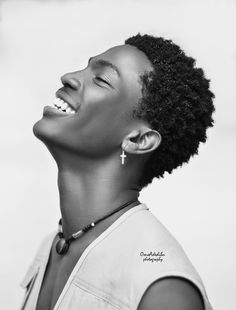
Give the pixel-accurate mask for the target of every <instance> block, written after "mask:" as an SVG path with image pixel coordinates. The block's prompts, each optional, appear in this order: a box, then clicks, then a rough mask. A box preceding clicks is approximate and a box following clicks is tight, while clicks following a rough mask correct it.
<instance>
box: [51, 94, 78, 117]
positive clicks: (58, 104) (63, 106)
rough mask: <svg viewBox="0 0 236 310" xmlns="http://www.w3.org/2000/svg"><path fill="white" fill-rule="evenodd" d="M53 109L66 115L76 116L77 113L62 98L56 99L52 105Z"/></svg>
mask: <svg viewBox="0 0 236 310" xmlns="http://www.w3.org/2000/svg"><path fill="white" fill-rule="evenodd" d="M52 107H53V108H55V109H57V110H59V111H62V112H64V113H67V114H74V113H75V110H74V109H73V108H72V107H71V106H69V104H68V103H67V102H65V101H64V100H63V99H61V98H57V97H56V98H55V99H54V100H53V105H52Z"/></svg>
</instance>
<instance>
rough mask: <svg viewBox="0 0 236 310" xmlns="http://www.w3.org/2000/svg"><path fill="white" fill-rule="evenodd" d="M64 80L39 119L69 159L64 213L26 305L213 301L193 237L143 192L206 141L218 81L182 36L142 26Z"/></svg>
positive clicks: (63, 177)
mask: <svg viewBox="0 0 236 310" xmlns="http://www.w3.org/2000/svg"><path fill="white" fill-rule="evenodd" d="M61 81H62V84H63V87H62V88H60V89H59V90H58V91H57V92H56V98H55V101H54V103H53V105H52V106H46V107H44V111H43V116H42V118H41V119H40V120H39V121H37V122H36V123H35V124H34V126H33V133H34V135H35V136H36V137H37V138H38V139H39V140H41V141H42V142H43V143H44V144H45V146H46V147H47V149H48V150H49V152H50V153H51V155H52V156H53V158H54V160H55V161H56V164H57V168H58V180H57V181H58V189H59V197H60V211H61V219H60V220H59V223H58V228H57V229H56V230H55V231H53V232H52V233H50V234H47V236H46V237H45V238H44V239H43V241H42V243H41V246H40V247H39V249H38V251H37V253H36V256H35V258H34V260H33V262H32V263H31V265H30V267H29V268H28V270H27V272H26V275H25V277H24V279H23V281H22V283H21V285H22V287H24V288H25V289H26V293H25V297H24V300H23V301H22V306H21V309H31V310H32V309H36V310H42V309H43V310H49V309H54V310H56V309H60V310H65V309H66V310H74V309H81V310H88V309H89V310H91V309H103V310H105V309H106V310H108V309H109V310H111V309H138V310H144V309H149V310H154V309H155V310H156V309H159V310H166V309H168V310H190V309H191V310H203V309H205V310H209V309H212V307H211V304H210V302H209V299H208V296H207V293H206V290H205V287H204V284H203V282H202V280H201V278H200V275H199V274H198V272H197V271H196V269H195V267H194V266H193V265H192V263H191V262H190V260H189V259H188V256H187V254H186V253H185V251H184V249H183V248H182V246H181V245H180V244H179V242H178V241H177V240H176V239H175V237H174V236H173V235H172V234H171V233H170V232H169V231H168V230H167V228H166V227H165V226H164V225H163V224H162V223H161V222H160V221H159V220H158V219H157V217H156V216H154V214H153V213H152V212H151V211H150V210H149V208H148V207H147V205H146V204H145V203H142V202H140V201H139V200H138V197H139V194H140V191H141V190H142V189H143V188H145V187H147V186H148V185H149V184H151V183H152V180H153V179H154V178H161V177H163V176H164V173H165V172H168V173H169V174H171V173H172V170H173V169H175V168H177V167H178V166H181V165H182V164H183V163H187V162H188V161H189V158H190V157H191V156H194V155H195V154H197V152H198V151H197V150H198V146H199V143H200V142H205V141H206V130H207V128H208V127H212V126H213V123H214V120H213V118H212V114H213V112H214V111H215V108H214V105H213V98H214V94H213V93H212V92H211V90H210V88H209V82H210V80H208V79H207V78H206V77H205V75H204V72H203V70H202V69H201V68H196V66H195V60H194V59H193V58H191V57H189V56H187V55H186V54H185V53H184V51H183V50H182V49H181V48H180V47H179V46H178V45H176V44H175V43H173V41H172V40H167V39H164V38H162V37H155V36H152V35H148V34H144V35H141V34H140V33H138V34H137V35H134V36H132V37H130V38H128V39H126V40H125V44H123V45H118V46H114V47H112V48H110V49H108V50H107V51H105V52H103V53H101V54H99V55H96V56H93V57H90V58H89V61H88V65H87V67H86V68H84V69H83V70H79V71H75V72H70V73H67V74H65V75H63V76H62V77H61Z"/></svg>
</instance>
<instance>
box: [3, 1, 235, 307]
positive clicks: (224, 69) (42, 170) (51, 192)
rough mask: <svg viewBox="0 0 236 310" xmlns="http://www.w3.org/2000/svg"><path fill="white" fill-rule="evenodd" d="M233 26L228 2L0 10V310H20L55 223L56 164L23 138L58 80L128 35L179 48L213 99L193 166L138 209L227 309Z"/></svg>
mask: <svg viewBox="0 0 236 310" xmlns="http://www.w3.org/2000/svg"><path fill="white" fill-rule="evenodd" d="M235 15H236V1H233V0H222V1H217V0H215V1H213V0H211V1H210V0H202V1H200V0H198V1H194V0H185V1H184V0H179V1H177V0H159V1H158V0H155V1H150V0H149V1H148V0H143V1H142V0H136V1H134V0H133V1H131V0H125V1H124V0H123V1H122V0H119V1H112V0H106V1H105V0H104V1H103V0H99V1H95V0H83V1H82V0H81V1H79V0H78V1H75V0H74V1H72V0H71V1H69V0H68V1H62V0H61V1H49V0H48V1H46V0H45V1H36V0H35V1H33V0H32V1H20V0H17V1H13V0H12V1H10V0H9V1H1V2H0V18H1V20H0V89H1V92H0V97H1V112H0V126H1V130H0V141H1V143H0V156H1V161H0V171H1V196H0V197H1V217H0V230H1V231H0V238H1V255H0V268H1V270H0V291H1V294H0V308H1V309H18V308H19V305H20V303H21V300H22V297H23V294H24V291H23V289H22V288H21V287H20V286H19V283H20V282H21V280H22V278H23V276H24V274H25V272H26V270H27V268H28V266H29V264H30V263H31V261H32V259H33V258H34V255H35V252H36V250H37V248H38V246H39V244H40V242H41V240H42V238H43V237H44V236H45V235H46V234H48V233H49V232H51V231H52V230H54V229H56V228H57V223H58V219H59V217H60V213H59V198H58V191H57V183H56V182H57V179H56V178H57V170H56V164H55V162H54V160H53V159H52V157H51V155H50V154H49V152H48V151H47V149H46V147H45V146H44V145H43V144H42V142H40V141H39V140H37V139H36V138H35V137H34V135H33V132H32V126H33V124H34V123H35V122H36V121H37V120H39V119H40V118H41V117H42V110H43V107H44V106H45V105H47V104H48V103H50V102H51V101H52V100H53V98H54V94H55V91H56V90H57V89H58V88H59V87H61V83H60V76H61V75H62V74H64V73H66V72H69V71H75V70H78V69H82V68H84V67H85V66H86V64H87V60H88V58H89V57H90V56H94V55H97V54H99V53H102V52H104V51H105V50H107V49H109V48H110V47H112V46H114V45H120V44H123V43H124V40H125V39H126V38H127V37H129V36H131V35H134V34H137V33H138V32H140V33H141V34H144V33H148V34H152V35H156V36H163V37H165V38H167V39H172V40H173V41H174V42H175V43H177V44H179V45H180V46H181V47H182V48H183V49H184V51H185V52H186V53H187V54H188V55H190V56H192V57H194V58H195V59H196V60H197V62H196V64H197V66H200V67H202V68H203V69H204V71H205V74H206V76H207V77H208V78H210V79H211V89H212V91H213V92H214V93H215V96H216V99H215V106H216V113H215V114H214V119H215V126H214V127H213V128H211V129H209V130H208V140H207V142H206V143H205V144H202V145H201V146H200V148H199V155H198V156H195V157H193V158H191V160H190V162H189V163H188V164H185V165H183V166H182V167H181V168H178V169H176V170H175V171H174V172H173V173H172V174H171V175H169V174H166V175H165V178H164V179H161V180H157V179H155V180H154V181H153V183H152V184H151V185H150V186H149V187H148V188H146V189H145V190H143V192H141V195H140V200H141V201H142V202H144V203H146V204H147V206H148V207H149V208H150V210H151V211H152V212H153V213H154V214H155V215H156V216H157V217H158V219H159V220H160V221H162V223H163V224H164V225H165V226H166V227H167V228H168V229H169V230H170V231H171V233H172V234H173V235H174V236H175V237H176V238H177V240H178V241H179V242H180V243H181V244H182V246H183V247H184V249H185V251H186V253H187V254H188V256H189V258H190V259H191V261H192V263H193V264H194V266H195V267H196V269H197V270H198V272H199V273H200V275H201V277H202V279H203V282H204V284H205V287H206V290H207V293H208V297H209V300H210V302H211V304H212V306H213V308H214V309H215V310H221V309H224V310H227V309H228V310H230V309H236V294H235V289H236V287H235V277H236V272H235V270H236V257H235V256H236V255H235V254H236V250H235V238H236V237H235V236H236V234H235V225H236V219H235V193H234V189H235V167H236V164H235V159H236V146H235V138H236V122H235V121H236V117H235V113H236V108H235V104H236V101H235V99H236V95H235V82H236V53H235V51H236V42H235V38H236V18H235V17H236V16H235Z"/></svg>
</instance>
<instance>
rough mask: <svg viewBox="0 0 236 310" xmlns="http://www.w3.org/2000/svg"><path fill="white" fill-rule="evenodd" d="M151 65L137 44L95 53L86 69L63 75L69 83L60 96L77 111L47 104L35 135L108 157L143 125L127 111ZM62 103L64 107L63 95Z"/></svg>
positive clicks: (49, 142)
mask: <svg viewBox="0 0 236 310" xmlns="http://www.w3.org/2000/svg"><path fill="white" fill-rule="evenodd" d="M151 69H152V66H151V63H150V61H149V60H148V58H147V57H146V55H145V54H144V53H143V52H141V51H140V50H138V49H137V48H136V47H133V46H131V45H120V46H115V47H113V48H111V49H109V50H107V51H106V52H104V53H102V54H100V55H97V56H94V57H92V59H90V60H89V63H88V66H87V67H86V68H85V69H83V70H80V71H75V72H71V73H67V74H65V75H64V76H62V78H61V80H62V83H63V87H62V88H60V89H59V90H58V91H57V92H56V97H58V98H61V99H62V100H64V101H65V102H67V104H68V105H69V106H70V107H71V108H72V110H66V111H67V112H68V113H67V112H61V111H58V110H57V109H56V108H55V107H46V108H44V114H43V117H42V119H41V120H39V121H38V122H37V123H35V125H34V127H33V132H34V134H35V136H36V137H38V138H39V139H40V140H42V141H43V142H44V143H45V144H48V145H50V146H53V145H57V146H60V147H62V148H66V149H67V150H70V151H73V152H77V153H78V154H80V155H82V156H90V157H104V156H105V155H109V154H111V153H113V152H114V151H117V150H118V149H119V150H120V146H121V143H122V140H123V138H124V136H125V135H126V134H128V133H129V131H130V130H131V129H133V128H134V126H137V121H135V120H131V119H129V118H128V117H127V114H129V113H130V112H131V110H133V109H134V107H135V106H136V105H137V103H138V100H139V98H140V97H141V95H142V94H141V88H142V85H141V82H140V75H141V74H143V73H144V72H145V71H150V70H151ZM56 104H57V105H61V104H60V101H59V100H58V99H57V101H56ZM62 108H67V106H66V105H65V106H62ZM73 110H74V111H75V113H73V112H72V113H71V111H73ZM139 123H140V120H139Z"/></svg>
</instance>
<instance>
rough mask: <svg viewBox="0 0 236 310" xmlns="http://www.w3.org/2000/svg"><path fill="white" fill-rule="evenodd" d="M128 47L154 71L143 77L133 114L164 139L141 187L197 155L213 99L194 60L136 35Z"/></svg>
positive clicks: (151, 38) (155, 40) (174, 48)
mask: <svg viewBox="0 0 236 310" xmlns="http://www.w3.org/2000/svg"><path fill="white" fill-rule="evenodd" d="M125 44H129V45H132V46H135V47H136V48H138V49H139V50H141V51H142V52H144V53H145V54H146V56H147V58H148V59H149V60H150V61H151V63H152V66H153V70H152V71H150V72H145V73H144V74H143V75H141V76H140V79H141V83H142V98H141V99H140V101H139V102H138V105H137V106H136V107H135V109H134V110H133V111H132V112H131V115H132V117H134V118H140V119H145V120H147V121H148V123H149V124H150V126H151V128H152V129H154V130H157V131H158V132H159V133H160V134H161V136H162V141H161V144H160V145H159V147H158V148H157V149H156V150H154V151H153V152H152V153H151V155H150V157H149V158H148V160H147V162H146V163H145V166H144V170H143V171H144V172H143V175H142V178H141V180H140V181H139V182H140V186H141V188H143V187H146V186H147V185H148V184H149V183H151V182H152V180H153V178H154V177H156V178H160V177H163V175H164V173H165V172H166V171H167V172H168V173H171V172H172V170H173V169H175V168H177V167H178V166H182V164H183V163H185V162H188V161H189V159H190V157H191V156H193V155H195V154H198V146H199V143H200V142H205V141H206V129H207V128H208V127H212V126H213V123H214V120H213V119H212V113H213V112H214V111H215V108H214V105H213V98H214V94H213V93H212V92H211V91H210V89H209V82H210V80H208V79H206V78H205V76H204V72H203V70H202V69H201V68H196V67H195V59H193V58H192V57H188V56H186V54H185V53H184V51H183V50H181V48H180V47H179V46H178V45H176V44H174V43H173V42H172V41H171V40H166V39H164V38H162V37H154V36H152V35H147V34H145V35H140V33H138V34H137V35H135V36H133V37H130V38H128V39H126V40H125Z"/></svg>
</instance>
